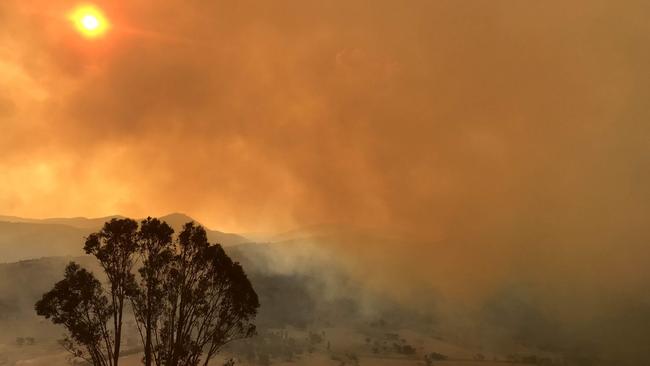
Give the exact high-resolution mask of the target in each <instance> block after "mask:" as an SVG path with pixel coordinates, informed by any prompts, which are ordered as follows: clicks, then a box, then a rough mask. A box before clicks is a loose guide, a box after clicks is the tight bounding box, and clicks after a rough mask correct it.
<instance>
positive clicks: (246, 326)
mask: <svg viewBox="0 0 650 366" xmlns="http://www.w3.org/2000/svg"><path fill="white" fill-rule="evenodd" d="M165 286H166V287H165V290H164V292H165V295H166V296H165V298H164V310H163V313H162V316H161V319H160V320H161V324H160V327H159V328H158V332H159V333H158V334H157V337H156V338H157V340H159V342H158V344H157V345H156V349H155V353H156V357H155V358H156V360H158V362H160V363H159V364H160V365H166V366H178V365H183V366H196V365H198V364H199V363H200V362H203V365H207V364H208V362H209V361H210V359H212V358H213V357H214V356H215V355H216V354H217V352H218V351H219V350H220V348H221V347H222V346H224V345H225V344H227V343H229V342H231V341H233V340H236V339H241V338H246V337H250V336H252V335H253V334H254V333H255V325H254V324H253V323H252V321H253V319H254V317H255V315H256V314H257V308H258V307H259V301H258V298H257V294H256V293H255V291H254V290H253V287H252V285H251V283H250V281H249V280H248V278H247V276H246V274H245V273H244V271H243V269H242V267H241V265H239V263H236V262H233V261H232V260H231V259H230V258H229V257H228V255H227V254H226V253H225V252H224V250H223V248H222V247H221V245H219V244H215V245H212V246H211V245H210V244H209V243H208V240H207V237H206V233H205V230H204V229H203V228H202V227H201V226H197V225H195V224H194V223H191V222H190V223H187V224H185V226H184V228H183V231H182V232H181V233H180V234H179V236H178V239H177V240H176V255H175V256H174V258H173V261H172V263H171V265H170V271H169V274H168V278H167V281H166V283H165ZM204 353H205V355H204ZM202 356H204V358H203V359H201V357H202Z"/></svg>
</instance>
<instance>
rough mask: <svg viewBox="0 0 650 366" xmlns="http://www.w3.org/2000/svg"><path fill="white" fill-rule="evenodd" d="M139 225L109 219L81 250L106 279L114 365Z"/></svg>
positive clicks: (91, 235) (132, 278) (116, 359)
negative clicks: (110, 315) (111, 320)
mask: <svg viewBox="0 0 650 366" xmlns="http://www.w3.org/2000/svg"><path fill="white" fill-rule="evenodd" d="M137 230H138V223H137V222H135V221H134V220H131V219H112V220H111V221H109V222H107V223H105V224H104V227H103V228H102V230H101V231H99V232H97V233H93V234H90V235H89V236H88V238H86V244H85V245H84V250H85V251H86V253H88V254H92V255H94V256H95V258H97V260H98V261H99V264H100V265H101V266H102V269H103V270H104V273H105V274H106V278H107V279H108V285H109V288H108V294H109V299H110V304H111V309H112V310H113V335H114V337H115V342H114V346H113V364H114V365H115V366H117V365H118V363H119V358H120V345H121V342H122V320H123V317H124V305H125V302H126V300H127V296H129V293H130V292H131V291H133V289H134V281H135V280H134V276H133V273H132V270H133V265H134V255H135V252H136V250H137V243H136V239H137Z"/></svg>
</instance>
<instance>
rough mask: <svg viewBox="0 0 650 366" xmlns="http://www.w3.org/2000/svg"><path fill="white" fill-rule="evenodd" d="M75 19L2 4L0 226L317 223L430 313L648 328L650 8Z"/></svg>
mask: <svg viewBox="0 0 650 366" xmlns="http://www.w3.org/2000/svg"><path fill="white" fill-rule="evenodd" d="M76 4H77V3H76V2H71V1H64V0H57V1H45V0H35V1H29V2H25V1H19V0H4V1H2V2H1V3H0V24H1V25H2V26H1V27H0V86H1V88H0V147H1V151H2V157H1V158H0V211H1V212H0V213H2V214H6V215H15V216H21V217H32V218H45V217H76V216H85V217H102V216H108V215H114V214H120V215H127V216H130V217H145V216H147V215H154V216H155V215H164V214H167V213H169V212H185V213H187V214H190V215H191V216H192V217H193V218H195V219H197V220H198V221H200V222H201V223H203V224H205V225H206V226H208V227H209V228H212V229H218V230H224V231H227V232H236V233H242V234H250V235H251V237H253V236H256V235H257V236H261V237H264V238H268V237H269V235H270V234H274V233H282V232H285V231H289V230H297V229H301V228H313V227H320V226H321V225H327V227H336V228H337V230H341V232H343V233H345V235H344V234H337V235H336V239H332V240H330V241H327V242H325V243H322V242H318V243H317V244H318V245H319V246H323V247H325V248H327V249H326V250H327V251H328V252H333V253H336V254H335V255H336V256H338V257H340V258H339V260H341V261H342V262H343V263H344V265H345V266H346V267H347V268H348V269H349V271H350V272H351V273H353V275H354V276H355V278H358V279H359V280H360V281H362V282H363V283H364V284H365V285H367V286H368V287H369V288H372V289H374V290H378V291H382V292H386V293H388V294H390V296H392V297H393V298H394V299H396V300H397V301H400V302H403V303H407V304H409V305H410V306H415V307H417V308H420V309H421V308H427V307H428V306H429V304H430V302H429V301H433V300H431V299H437V298H438V297H442V298H444V299H445V304H447V305H444V306H442V307H443V308H444V307H447V306H448V307H449V308H451V309H458V308H459V307H461V308H463V309H464V308H465V307H467V308H472V309H473V308H480V307H481V306H483V305H482V304H484V302H485V301H487V300H486V299H490V298H492V297H493V296H495V293H498V292H499V291H501V290H502V289H503V288H509V287H510V286H514V287H516V288H520V287H518V286H523V287H524V288H525V291H524V292H526V293H532V294H533V295H530V296H531V298H532V299H533V300H531V301H532V302H534V303H535V304H537V305H539V306H540V307H542V308H543V309H544V311H546V312H548V313H549V314H552V315H550V316H551V317H552V318H553V319H558V320H557V321H558V322H559V323H561V324H563V325H562V328H563V329H565V330H567V333H569V334H571V337H573V336H574V335H575V334H579V336H576V338H579V339H581V340H583V339H591V338H590V337H591V336H592V335H593V334H594V332H596V330H595V329H596V326H597V324H598V321H597V320H596V319H602V318H607V319H610V321H611V323H612V324H616V326H617V327H619V328H616V327H613V328H607V329H609V330H611V329H618V331H619V332H622V333H626V332H628V331H630V329H631V328H634V325H635V324H648V322H649V321H650V305H649V304H650V298H648V294H649V293H650V292H648V290H649V289H650V269H649V267H648V265H647V264H648V263H649V261H650V247H649V240H650V231H649V229H648V227H649V226H648V217H650V216H649V214H650V166H649V164H650V124H649V123H648V120H649V118H650V109H649V108H648V100H650V87H649V86H650V78H649V76H650V74H649V70H650V68H649V67H648V65H650V48H648V35H649V34H650V23H649V22H648V21H647V14H648V12H649V11H650V4H649V3H647V2H644V1H635V0H630V1H622V2H614V1H562V2H547V1H544V2H520V1H430V0H409V1H388V0H375V1H361V0H358V1H355V0H353V1H349V0H329V1H322V2H315V1H294V0H283V1H274V2H265V1H258V0H240V1H236V2H223V1H216V2H215V1H180V0H169V1H164V2H155V4H153V3H152V2H149V1H141V0H136V1H128V2H127V1H104V2H101V3H100V2H98V5H100V6H101V7H102V8H103V9H104V10H105V13H106V16H107V17H108V18H109V19H110V20H111V24H112V29H111V32H110V33H109V34H107V35H105V36H104V37H102V39H98V40H92V41H88V40H86V39H83V38H82V37H79V35H78V34H76V33H75V31H74V29H73V28H72V27H70V26H69V24H68V23H67V21H66V19H65V12H66V11H68V10H69V9H70V8H72V7H74V6H75V5H76ZM60 15H62V17H63V18H61V16H60ZM359 232H363V233H364V234H363V235H361V234H358V233H359ZM368 232H371V233H372V235H370V236H369V235H366V234H365V233H368ZM350 233H352V234H350ZM355 233H356V234H355ZM459 304H460V305H459ZM629 309H643V310H639V312H631V311H630V310H629ZM447 311H448V312H452V310H445V312H447ZM454 311H455V310H454ZM629 313H634V314H635V315H634V317H633V319H634V320H629V319H628V320H620V319H619V318H618V316H619V315H621V314H629ZM611 314H618V315H616V316H613V315H611ZM639 314H640V315H639ZM621 316H622V317H623V315H621ZM614 318H615V320H611V319H614ZM634 329H636V328H634ZM601 332H602V333H603V334H607V335H603V334H601ZM610 333H611V332H610V331H607V330H599V331H598V336H594V337H595V338H598V339H601V340H602V339H607V342H609V341H610V339H609V337H610V336H609V334H610ZM630 334H631V335H630V337H626V339H625V341H623V342H621V344H620V345H615V346H612V348H613V349H615V351H613V352H620V354H625V355H629V357H630V359H635V360H636V359H637V358H636V357H638V353H639V352H641V351H639V349H641V348H640V346H639V347H637V345H640V344H642V343H643V342H642V341H643V339H645V340H646V341H647V336H648V333H647V329H646V331H638V332H637V331H636V330H634V331H631V333H630ZM646 343H647V342H646ZM641 353H642V352H641ZM617 354H619V353H617Z"/></svg>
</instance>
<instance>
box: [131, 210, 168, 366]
mask: <svg viewBox="0 0 650 366" xmlns="http://www.w3.org/2000/svg"><path fill="white" fill-rule="evenodd" d="M173 233H174V230H173V229H172V228H171V227H170V226H169V225H167V223H165V222H162V221H160V220H158V219H155V218H153V219H152V218H151V217H148V218H147V219H145V220H143V221H142V222H141V223H140V230H139V231H138V235H137V243H138V252H139V254H140V261H141V267H140V268H139V269H138V272H139V273H140V281H139V286H138V287H137V288H136V289H135V291H134V293H133V296H132V302H133V311H134V314H135V319H136V323H137V325H138V331H139V332H140V336H141V337H142V338H143V339H142V341H143V344H144V363H145V365H146V366H151V364H152V357H153V356H154V352H153V334H154V332H156V331H157V327H158V320H159V318H160V316H161V314H162V310H163V301H164V297H165V281H166V279H167V278H168V277H169V268H170V267H169V265H170V263H171V262H172V260H173V258H174V252H173V241H172V234H173ZM143 333H144V334H143ZM156 335H157V334H156ZM156 364H158V362H156Z"/></svg>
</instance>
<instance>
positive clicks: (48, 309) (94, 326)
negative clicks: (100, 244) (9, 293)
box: [36, 262, 114, 366]
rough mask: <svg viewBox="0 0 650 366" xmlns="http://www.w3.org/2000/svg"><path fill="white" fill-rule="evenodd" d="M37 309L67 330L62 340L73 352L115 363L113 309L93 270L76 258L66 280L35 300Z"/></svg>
mask: <svg viewBox="0 0 650 366" xmlns="http://www.w3.org/2000/svg"><path fill="white" fill-rule="evenodd" d="M36 313H37V314H38V315H41V316H44V317H45V318H47V319H51V320H52V322H54V323H55V324H62V325H63V326H64V327H65V328H66V329H67V330H68V332H69V336H67V337H66V338H65V339H64V340H62V341H61V344H62V345H63V347H64V348H65V349H66V350H68V351H69V352H70V353H72V355H73V356H75V357H79V358H83V359H84V360H86V361H87V362H89V363H92V364H93V365H99V366H114V364H113V362H114V359H113V348H114V339H113V337H112V336H111V333H110V331H109V330H108V326H107V323H108V320H109V319H110V317H111V314H112V313H113V309H112V307H111V304H110V303H109V301H108V298H106V296H104V294H103V291H102V286H101V283H100V282H99V281H98V280H97V279H96V278H95V276H93V274H92V273H90V272H88V271H86V270H85V269H83V268H81V267H79V265H77V264H76V263H74V262H71V263H70V264H68V266H67V267H66V269H65V275H64V278H63V280H61V281H59V282H57V283H56V284H55V285H54V288H53V289H52V290H50V291H49V292H47V293H46V294H44V295H43V297H42V299H41V300H39V301H38V302H37V303H36Z"/></svg>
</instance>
